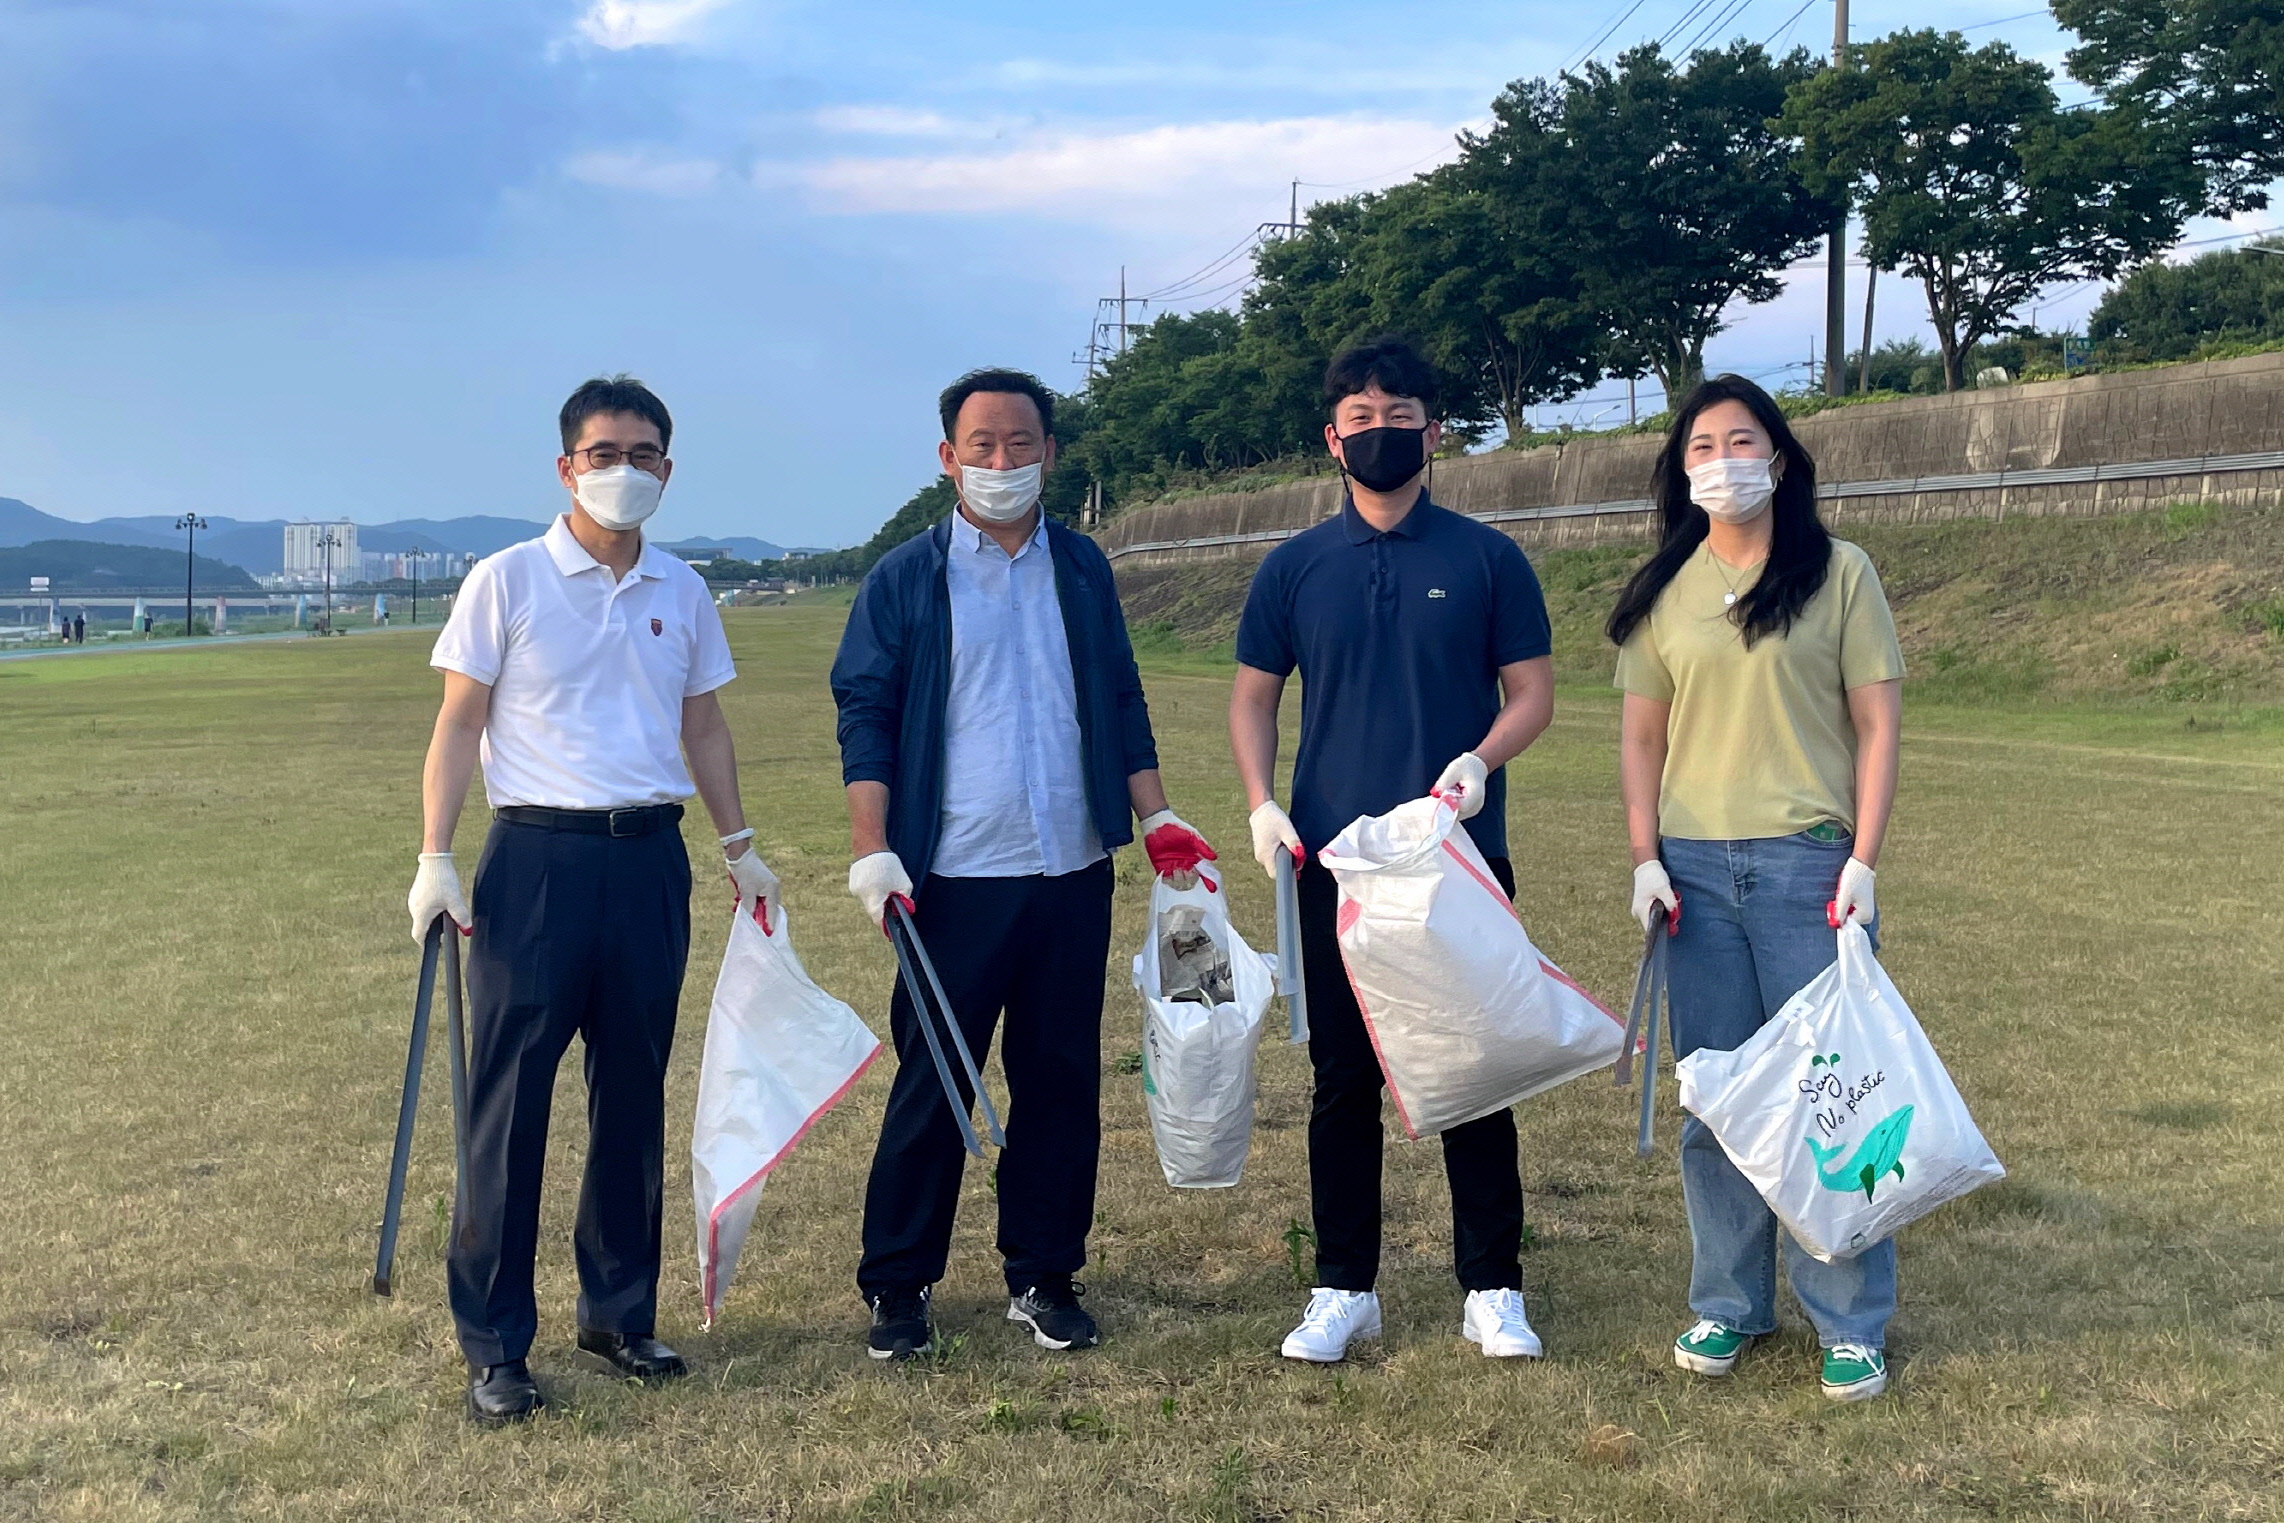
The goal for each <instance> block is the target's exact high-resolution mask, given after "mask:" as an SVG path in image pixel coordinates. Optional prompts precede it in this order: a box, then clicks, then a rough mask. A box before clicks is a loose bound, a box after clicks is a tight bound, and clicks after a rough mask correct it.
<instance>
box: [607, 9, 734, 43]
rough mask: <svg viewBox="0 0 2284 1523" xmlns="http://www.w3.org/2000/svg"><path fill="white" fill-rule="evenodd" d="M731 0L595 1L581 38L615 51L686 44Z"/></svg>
mask: <svg viewBox="0 0 2284 1523" xmlns="http://www.w3.org/2000/svg"><path fill="white" fill-rule="evenodd" d="M729 3H730V0H594V4H593V5H591V6H589V7H588V8H587V13H586V14H585V15H583V16H581V17H580V18H579V35H580V36H582V37H584V38H586V39H587V40H588V41H589V42H591V43H594V44H595V45H596V46H597V47H603V48H611V49H613V50H619V49H625V48H640V47H650V46H655V45H658V44H661V43H671V42H687V41H688V40H689V39H690V37H691V35H692V33H694V32H695V31H696V30H697V28H698V25H699V23H700V22H702V21H704V20H705V19H706V18H707V17H708V16H710V15H712V14H713V13H714V12H716V11H718V10H720V9H722V8H723V7H724V6H725V5H728V4H729Z"/></svg>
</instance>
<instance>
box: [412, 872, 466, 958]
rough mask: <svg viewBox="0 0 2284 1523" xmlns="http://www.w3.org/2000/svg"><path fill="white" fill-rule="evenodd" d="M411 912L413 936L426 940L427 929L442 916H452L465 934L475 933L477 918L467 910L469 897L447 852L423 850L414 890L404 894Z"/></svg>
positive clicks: (414, 877)
mask: <svg viewBox="0 0 2284 1523" xmlns="http://www.w3.org/2000/svg"><path fill="white" fill-rule="evenodd" d="M405 906H406V908H408V909H410V910H411V911H412V939H413V940H415V941H426V940H427V939H428V928H429V927H430V926H431V925H434V924H435V923H436V917H437V916H439V915H450V916H451V917H452V923H453V924H454V925H456V926H458V927H459V928H460V933H461V934H462V935H464V936H465V935H470V934H473V932H474V929H475V924H476V917H475V916H474V915H471V914H470V913H468V896H467V895H466V894H464V893H462V892H461V891H460V870H459V869H458V868H456V867H454V866H453V865H452V853H450V852H448V851H424V852H422V853H421V854H420V871H419V872H417V873H415V874H414V875H413V879H412V892H411V893H409V894H407V895H405Z"/></svg>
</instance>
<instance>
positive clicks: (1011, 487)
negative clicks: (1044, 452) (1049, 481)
mask: <svg viewBox="0 0 2284 1523" xmlns="http://www.w3.org/2000/svg"><path fill="white" fill-rule="evenodd" d="M1046 474H1047V467H1046V464H1045V463H1044V462H1041V463H1040V464H1037V465H1019V466H1017V467H1016V468H1015V469H1014V470H1012V471H994V470H988V469H986V468H985V467H983V466H980V465H963V466H961V467H960V501H962V502H964V503H966V504H967V505H968V511H969V512H970V513H973V514H974V515H975V516H976V517H978V518H980V519H982V520H983V521H984V522H985V523H992V524H1011V523H1013V522H1015V520H1017V519H1018V518H1021V517H1022V516H1023V515H1024V514H1026V513H1028V512H1030V511H1031V505H1032V504H1033V503H1035V502H1037V501H1038V500H1039V481H1040V478H1041V477H1043V476H1045V475H1046Z"/></svg>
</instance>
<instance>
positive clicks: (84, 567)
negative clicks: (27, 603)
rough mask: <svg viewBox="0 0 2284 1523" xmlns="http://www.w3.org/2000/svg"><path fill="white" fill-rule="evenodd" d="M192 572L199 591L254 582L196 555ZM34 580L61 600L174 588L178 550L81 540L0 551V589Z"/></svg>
mask: <svg viewBox="0 0 2284 1523" xmlns="http://www.w3.org/2000/svg"><path fill="white" fill-rule="evenodd" d="M194 569H195V571H196V574H197V578H198V586H199V590H200V591H202V592H226V591H231V590H235V589H239V588H243V589H245V590H247V591H249V592H250V591H252V590H254V587H255V582H254V579H253V578H252V577H250V576H248V575H246V573H245V572H244V571H242V570H240V569H239V568H238V567H236V566H232V565H227V564H225V563H224V562H222V561H218V560H213V559H211V558H209V557H207V556H204V555H201V556H199V557H197V560H196V566H195V568H194ZM35 576H44V577H46V578H48V580H49V582H50V584H51V590H53V591H55V592H58V593H61V594H63V595H64V596H65V597H69V596H70V595H71V594H72V593H73V592H102V591H105V590H107V589H114V588H120V587H180V586H181V585H182V579H183V564H182V551H181V550H180V549H162V548H160V547H158V546H156V545H106V544H98V543H95V542H93V541H89V540H83V539H43V540H39V541H36V542H35V543H32V544H29V545H17V546H12V547H10V548H7V549H0V589H5V590H6V591H9V592H25V591H28V590H29V589H30V587H31V579H32V578H33V577H35Z"/></svg>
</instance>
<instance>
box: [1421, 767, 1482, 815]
mask: <svg viewBox="0 0 2284 1523" xmlns="http://www.w3.org/2000/svg"><path fill="white" fill-rule="evenodd" d="M1490 787H1491V769H1490V768H1489V767H1486V766H1484V765H1483V758H1482V757H1480V756H1477V755H1476V754H1475V753H1474V752H1473V751H1462V752H1461V753H1460V754H1459V758H1458V760H1456V761H1454V762H1453V763H1452V764H1451V765H1450V766H1448V767H1446V768H1444V769H1443V775H1442V776H1441V777H1439V778H1437V779H1436V780H1435V787H1434V788H1432V789H1430V790H1429V791H1430V792H1432V793H1440V794H1442V795H1443V796H1444V797H1445V798H1447V799H1449V800H1451V803H1452V806H1453V807H1454V808H1456V809H1457V810H1458V811H1459V817H1460V818H1461V819H1463V820H1472V819H1474V818H1475V816H1476V814H1477V812H1478V811H1480V810H1481V809H1482V808H1483V797H1484V795H1485V794H1486V793H1488V792H1489V791H1490Z"/></svg>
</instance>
